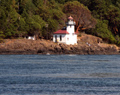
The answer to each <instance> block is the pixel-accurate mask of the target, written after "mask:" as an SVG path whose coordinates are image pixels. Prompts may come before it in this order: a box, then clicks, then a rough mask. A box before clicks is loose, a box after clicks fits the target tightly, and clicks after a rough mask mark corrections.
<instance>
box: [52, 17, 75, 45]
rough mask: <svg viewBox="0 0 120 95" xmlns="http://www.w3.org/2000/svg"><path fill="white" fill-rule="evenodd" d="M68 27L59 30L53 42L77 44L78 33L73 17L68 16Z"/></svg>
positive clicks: (54, 35) (55, 33)
mask: <svg viewBox="0 0 120 95" xmlns="http://www.w3.org/2000/svg"><path fill="white" fill-rule="evenodd" d="M66 25H67V26H66V28H64V29H62V30H58V31H56V32H54V34H53V42H58V43H65V44H68V45H70V44H71V45H74V44H77V34H76V33H75V22H74V21H73V18H72V17H71V16H70V17H68V22H67V24H66Z"/></svg>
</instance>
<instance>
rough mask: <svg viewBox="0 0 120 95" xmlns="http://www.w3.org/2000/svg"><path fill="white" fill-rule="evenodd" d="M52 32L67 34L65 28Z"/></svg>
mask: <svg viewBox="0 0 120 95" xmlns="http://www.w3.org/2000/svg"><path fill="white" fill-rule="evenodd" d="M54 34H69V33H68V32H67V31H66V30H58V31H56V32H54Z"/></svg>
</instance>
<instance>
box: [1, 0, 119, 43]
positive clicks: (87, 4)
mask: <svg viewBox="0 0 120 95" xmlns="http://www.w3.org/2000/svg"><path fill="white" fill-rule="evenodd" d="M70 15H71V16H73V18H74V20H75V21H76V31H79V32H82V31H84V32H86V33H88V31H89V33H90V34H93V35H96V36H99V37H101V38H103V39H104V40H106V41H108V42H111V43H116V44H120V40H119V39H120V0H0V38H3V39H4V38H18V37H23V36H27V35H36V36H37V37H44V38H45V39H50V38H51V36H52V34H53V32H55V31H56V30H57V29H61V28H62V27H63V26H64V25H65V21H66V19H67V17H68V16H70ZM105 31H106V32H105Z"/></svg>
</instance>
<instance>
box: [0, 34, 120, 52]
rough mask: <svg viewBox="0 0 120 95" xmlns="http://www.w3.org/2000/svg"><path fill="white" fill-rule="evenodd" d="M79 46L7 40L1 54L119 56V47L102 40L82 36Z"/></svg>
mask: <svg viewBox="0 0 120 95" xmlns="http://www.w3.org/2000/svg"><path fill="white" fill-rule="evenodd" d="M78 39H79V41H78V45H65V44H57V43H53V42H52V41H50V40H44V39H41V40H35V41H33V40H28V39H5V40H4V43H0V54H119V53H120V52H119V49H120V48H119V47H117V46H116V45H112V44H106V43H104V42H103V41H102V39H101V38H99V37H95V36H92V35H87V34H84V33H83V34H81V37H79V38H78Z"/></svg>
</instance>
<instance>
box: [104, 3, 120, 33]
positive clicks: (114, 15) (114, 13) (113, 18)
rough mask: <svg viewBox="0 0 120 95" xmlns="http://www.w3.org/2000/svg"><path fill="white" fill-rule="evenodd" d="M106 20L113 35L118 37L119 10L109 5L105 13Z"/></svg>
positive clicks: (119, 25)
mask: <svg viewBox="0 0 120 95" xmlns="http://www.w3.org/2000/svg"><path fill="white" fill-rule="evenodd" d="M106 19H107V20H108V21H109V26H110V29H111V31H112V32H113V33H114V34H115V35H118V34H119V35H120V32H119V30H118V29H119V27H120V9H119V8H117V7H115V6H113V5H111V6H110V7H109V9H108V11H107V14H106Z"/></svg>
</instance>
